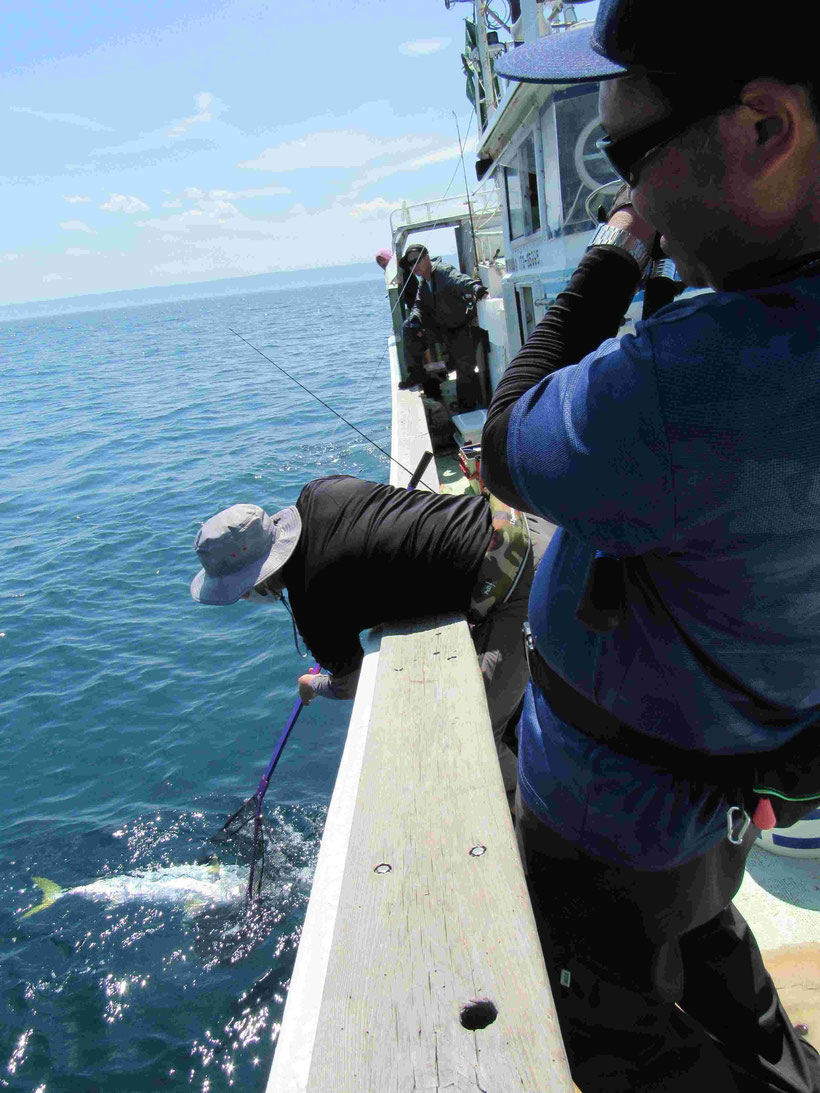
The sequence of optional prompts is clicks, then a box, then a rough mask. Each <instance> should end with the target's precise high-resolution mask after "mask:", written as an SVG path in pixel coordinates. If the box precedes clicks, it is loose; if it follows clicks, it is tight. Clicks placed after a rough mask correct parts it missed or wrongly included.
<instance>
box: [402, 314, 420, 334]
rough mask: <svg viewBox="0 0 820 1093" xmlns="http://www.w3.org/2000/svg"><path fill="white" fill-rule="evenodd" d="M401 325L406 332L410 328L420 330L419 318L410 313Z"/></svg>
mask: <svg viewBox="0 0 820 1093" xmlns="http://www.w3.org/2000/svg"><path fill="white" fill-rule="evenodd" d="M401 325H402V329H403V330H406V331H407V332H408V333H409V332H410V331H411V330H421V319H419V318H418V316H416V315H411V316H410V318H409V319H405V320H404V322H403V323H402V324H401Z"/></svg>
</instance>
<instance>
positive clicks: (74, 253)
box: [66, 247, 91, 258]
mask: <svg viewBox="0 0 820 1093" xmlns="http://www.w3.org/2000/svg"><path fill="white" fill-rule="evenodd" d="M66 254H70V255H71V257H72V258H80V257H81V256H82V255H84V254H91V251H90V250H87V249H86V248H85V247H66Z"/></svg>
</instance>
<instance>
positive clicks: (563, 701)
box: [529, 648, 751, 790]
mask: <svg viewBox="0 0 820 1093" xmlns="http://www.w3.org/2000/svg"><path fill="white" fill-rule="evenodd" d="M529 661H530V675H531V677H532V680H533V683H535V684H536V686H538V687H540V689H541V690H542V691H543V692H544V695H545V696H546V698H547V700H548V701H549V705H550V709H551V710H552V712H553V713H554V714H555V716H556V717H558V718H560V720H561V721H564V722H566V723H567V724H568V725H573V726H574V727H575V728H576V729H578V731H579V732H582V733H583V734H584V736H588V737H590V738H591V739H592V740H596V741H598V742H599V743H602V744H606V745H607V746H608V747H610V748H612V750H613V751H617V752H619V753H620V754H621V755H625V756H628V757H629V758H630V759H635V760H637V761H638V762H640V763H648V764H649V765H650V766H657V767H662V768H663V769H664V770H670V771H674V772H675V774H676V775H678V776H680V777H683V778H688V779H690V780H692V781H696V782H706V783H708V784H710V785H715V786H723V787H726V788H727V789H731V790H735V789H736V788H737V787H739V786H741V785H743V784H744V783H745V782H746V781H747V778H746V777H744V775H746V774H747V768H746V766H745V765H744V761H743V758H739V757H738V756H736V755H727V756H721V755H708V754H707V753H706V752H699V751H691V750H689V749H685V748H679V747H677V746H676V745H675V744H670V743H669V742H668V741H666V740H661V739H659V738H658V737H654V736H648V735H647V734H646V733H643V732H638V730H637V729H633V728H632V727H631V726H629V725H625V724H624V723H623V722H622V721H619V720H618V718H617V717H614V716H613V715H612V714H611V713H608V712H607V711H606V710H604V709H602V708H601V707H600V706H597V705H596V704H595V703H594V702H592V701H590V699H588V698H585V697H584V695H582V694H580V693H579V692H578V691H576V690H575V688H574V687H571V686H570V685H569V684H568V683H567V682H566V681H565V680H563V679H562V678H561V677H560V676H559V675H558V674H557V673H556V672H554V671H553V670H552V668H550V666H549V665H548V664H547V663H546V661H545V660H544V659H543V657H542V656H541V655H540V653H539V652H538V650H537V649H535V648H533V649H531V650H530V654H529ZM750 775H751V759H750V762H749V765H748V776H750Z"/></svg>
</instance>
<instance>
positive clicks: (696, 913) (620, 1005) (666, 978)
mask: <svg viewBox="0 0 820 1093" xmlns="http://www.w3.org/2000/svg"><path fill="white" fill-rule="evenodd" d="M517 811H518V816H517V825H516V826H517V832H518V838H519V843H520V846H521V851H522V858H523V860H524V865H525V869H526V872H527V882H528V885H529V889H530V896H531V898H532V902H533V910H534V911H535V917H536V922H537V924H538V929H539V934H540V936H541V944H542V947H543V950H544V958H545V960H546V965H547V971H548V973H549V977H550V983H551V986H552V991H553V996H554V998H555V1004H556V1008H557V1010H558V1018H559V1021H560V1024H561V1031H562V1034H563V1037H564V1043H565V1045H566V1049H567V1055H568V1057H569V1061H570V1067H571V1069H572V1075H573V1078H574V1080H575V1081H576V1082H577V1084H578V1086H579V1087H580V1089H581V1090H582V1091H583V1093H627V1091H629V1093H763V1091H764V1090H765V1091H773V1090H776V1091H778V1093H818V1091H820V1056H818V1054H817V1052H815V1051H814V1049H813V1048H812V1047H811V1046H810V1045H809V1044H807V1043H805V1042H803V1041H801V1040H800V1038H799V1036H798V1035H797V1034H796V1033H795V1031H794V1029H793V1027H792V1024H791V1022H790V1021H789V1019H788V1017H787V1015H786V1013H785V1012H784V1010H783V1007H782V1005H781V1004H780V1001H779V999H778V997H777V992H776V991H775V987H774V984H773V982H772V980H771V977H770V976H769V974H768V973H767V972H766V970H765V968H764V967H763V962H762V960H761V957H760V951H759V949H758V947H757V943H756V942H755V939H754V937H753V935H752V932H751V930H750V929H749V927H748V925H747V923H746V921H745V920H744V918H743V916H742V915H741V914H740V913H739V911H738V910H737V909H736V908H735V907H734V906H733V905H732V903H731V899H732V897H733V896H734V895H735V893H736V892H737V890H738V888H739V887H740V882H741V880H742V879H743V870H744V864H745V861H746V857H747V856H748V853H749V849H750V848H751V845H752V842H753V840H754V837H755V835H756V834H757V829H756V828H750V829H749V831H748V833H747V835H746V838H745V839H744V843H743V845H742V846H740V847H736V846H732V844H730V843H729V842H728V841H727V840H725V839H724V840H723V841H722V842H721V844H720V845H719V846H717V847H715V848H714V849H713V850H711V851H709V852H708V853H707V854H705V855H704V856H703V857H701V858H699V859H697V860H695V861H693V862H688V863H686V864H685V865H683V866H680V867H678V868H676V869H672V870H667V871H665V872H660V873H658V872H649V871H642V870H636V869H629V868H626V867H620V866H614V865H610V864H608V863H606V862H602V861H600V860H598V859H596V858H592V857H590V856H589V855H587V854H584V853H583V852H581V851H579V850H577V849H576V848H575V847H574V846H572V845H571V844H570V843H568V842H566V841H565V840H563V839H561V838H559V837H558V836H557V835H555V834H554V833H553V832H552V831H551V830H550V829H549V828H548V827H546V826H545V825H544V824H542V823H541V821H540V820H539V819H538V817H537V816H536V815H535V814H534V813H533V812H532V811H531V810H530V809H529V808H528V807H527V806H526V805H525V804H524V803H523V802H522V801H520V800H519V802H518V809H517Z"/></svg>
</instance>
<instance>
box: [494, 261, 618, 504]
mask: <svg viewBox="0 0 820 1093" xmlns="http://www.w3.org/2000/svg"><path fill="white" fill-rule="evenodd" d="M639 280H640V273H639V272H638V266H637V263H636V262H634V261H633V260H632V259H631V258H630V257H629V256H628V255H626V254H622V253H619V252H618V251H616V250H613V249H612V248H605V247H600V248H599V247H595V248H594V249H593V250H590V251H587V253H586V254H585V255H584V257H583V258H582V259H581V261H580V262H579V264H578V268H577V269H576V270H575V272H574V273H573V275H572V277H571V279H570V282H569V284H568V285H567V287H566V289H565V290H564V291H563V292H562V293H560V294H559V295H558V297H557V299H556V300H555V303H554V304H553V305H552V307H551V308H550V309H549V311H548V312H547V314H546V315H545V316H544V318H543V319H542V320H541V322H540V323H539V324H538V326H537V327H536V328H535V330H533V332H532V334H531V335H530V337H529V339H528V341H527V343H526V345H524V346H523V347H522V349H521V350H520V351H519V352H518V353H517V354H516V356H515V357H514V358H513V360H512V362H511V363H510V365H509V367H508V368H507V370H506V372H505V373H504V375H503V376H502V377H501V379H500V381H499V383H498V386H497V387H496V389H495V392H494V394H493V397H492V401H491V402H490V408H489V410H488V411H487V421H486V423H485V425H484V432H483V434H482V437H481V473H482V477H483V479H484V482H485V484H486V485H487V487H488V489H489V490H490V492H491V493H493V494H494V495H495V496H496V497H500V498H501V500H502V501H505V502H506V503H507V504H509V505H513V506H514V507H515V508H519V509H522V508H523V509H526V507H527V506H526V504H525V502H524V501H522V499H521V498H520V497H519V496H518V494H517V492H516V489H515V486H514V485H513V481H512V478H511V475H510V471H509V467H508V465H507V427H508V425H509V421H510V415H511V414H512V410H513V407H514V406H515V404H516V403H517V402H518V400H519V398H521V396H522V395H523V394H525V393H526V392H527V391H529V390H530V388H532V387H534V386H535V385H536V384H537V383H540V382H541V380H543V379H544V377H545V376H549V375H552V373H553V372H557V371H558V369H559V368H564V367H565V366H566V365H568V364H575V363H577V362H578V361H580V360H582V359H583V358H584V357H585V356H586V355H587V353H591V352H592V351H593V350H594V349H597V348H598V346H599V345H600V344H601V342H603V341H605V340H606V339H607V338H612V337H614V336H615V335H616V334H617V333H618V328H619V326H620V323H621V319H622V318H623V316H624V314H625V312H626V309H627V308H628V307H629V304H630V301H631V300H632V297H633V296H634V294H635V290H636V288H637V287H638V282H639Z"/></svg>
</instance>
